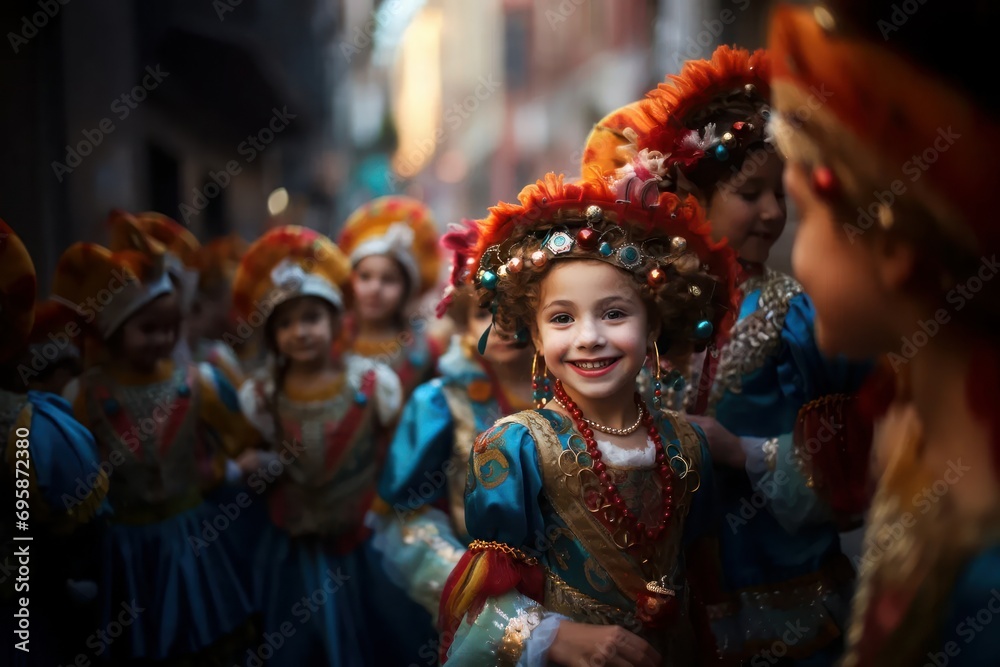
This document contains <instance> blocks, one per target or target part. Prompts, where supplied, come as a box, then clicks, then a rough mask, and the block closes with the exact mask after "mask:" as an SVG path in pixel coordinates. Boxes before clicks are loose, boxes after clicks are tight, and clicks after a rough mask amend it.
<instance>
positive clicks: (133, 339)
mask: <svg viewBox="0 0 1000 667" xmlns="http://www.w3.org/2000/svg"><path fill="white" fill-rule="evenodd" d="M180 325H181V308H180V301H179V299H178V297H177V293H176V292H171V293H170V294H164V295H163V296H161V297H158V298H157V299H155V300H153V301H151V302H150V303H148V304H146V305H145V306H143V307H142V308H140V309H139V310H138V311H137V312H136V314H135V315H133V316H132V317H130V318H129V319H128V320H126V321H125V323H124V324H123V325H122V328H121V331H120V332H119V333H117V334H116V336H120V338H119V339H118V340H119V341H120V344H119V345H118V346H117V348H118V352H119V353H120V354H121V359H122V361H124V362H125V363H126V364H128V366H129V367H131V368H133V369H134V370H136V371H139V372H141V373H150V372H152V371H153V370H155V368H156V365H157V363H158V362H160V361H162V360H163V359H169V358H170V355H171V354H173V351H174V347H175V346H176V345H177V338H178V334H179V331H180Z"/></svg>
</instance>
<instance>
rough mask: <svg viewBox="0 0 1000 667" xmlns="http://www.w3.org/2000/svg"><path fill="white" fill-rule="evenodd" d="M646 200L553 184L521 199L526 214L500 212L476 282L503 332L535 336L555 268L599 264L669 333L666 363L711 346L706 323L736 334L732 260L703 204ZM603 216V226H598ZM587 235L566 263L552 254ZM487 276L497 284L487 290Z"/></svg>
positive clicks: (512, 209) (587, 184)
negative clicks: (561, 240) (559, 244)
mask: <svg viewBox="0 0 1000 667" xmlns="http://www.w3.org/2000/svg"><path fill="white" fill-rule="evenodd" d="M636 194H639V195H640V197H641V193H630V192H626V193H625V198H624V199H620V198H619V196H618V194H616V193H614V192H612V191H611V190H610V187H609V186H608V184H607V183H606V182H604V181H582V182H580V183H576V184H564V183H563V182H562V179H561V177H556V176H554V175H549V177H547V178H546V180H544V181H539V182H538V183H537V184H535V185H533V186H528V187H527V188H525V189H524V190H523V191H522V192H521V195H520V197H519V198H520V200H521V203H520V205H511V204H500V205H498V206H496V207H494V208H493V209H491V215H490V217H489V218H487V219H486V220H484V221H482V222H481V231H482V232H483V233H482V237H483V238H482V240H481V242H480V245H479V248H478V250H479V253H478V257H479V260H480V261H479V267H480V271H479V272H478V273H477V274H476V276H475V281H476V284H477V287H478V292H477V295H478V303H479V305H480V306H490V307H492V308H494V313H495V321H496V323H497V325H498V326H500V327H501V328H503V329H505V330H507V331H513V332H517V331H523V330H525V329H527V330H529V331H532V332H534V327H535V312H536V310H537V308H538V300H539V294H540V287H541V284H542V281H543V280H544V278H545V276H546V275H548V272H549V270H550V269H551V267H552V266H553V265H554V264H555V263H556V262H565V261H571V260H574V259H577V260H579V259H588V260H598V261H605V262H608V263H610V264H612V265H613V266H615V267H616V268H618V269H619V270H620V271H622V272H623V273H625V274H627V275H628V277H629V279H630V280H632V281H633V284H634V285H635V287H636V289H637V290H638V292H639V294H640V296H641V298H642V300H643V302H644V303H645V305H646V307H647V311H648V314H649V318H650V322H651V324H652V325H653V326H656V327H657V328H658V329H659V332H660V335H659V339H658V344H659V347H660V352H661V354H663V355H664V356H666V357H668V358H674V359H680V358H683V357H685V356H686V355H688V354H689V353H690V352H691V351H692V349H697V348H699V347H703V346H704V345H706V344H707V343H708V341H707V340H706V339H705V337H704V335H701V336H699V335H698V334H696V329H697V327H698V325H699V323H701V322H705V321H708V322H709V323H712V325H713V329H714V332H716V334H719V333H722V332H726V331H728V330H729V327H730V324H731V322H730V321H731V320H732V318H734V317H735V315H736V313H735V308H734V306H733V298H734V287H733V281H734V278H735V276H734V274H733V272H732V266H733V264H734V260H733V254H732V250H731V249H730V248H728V246H726V245H724V244H719V243H716V242H714V241H712V240H711V237H710V236H709V233H708V225H707V223H706V222H705V219H704V216H703V214H702V211H701V208H700V207H699V206H698V205H697V203H696V202H695V201H694V199H693V198H689V199H687V200H685V201H683V202H682V201H681V200H680V199H679V198H678V197H677V196H676V195H673V194H671V193H655V196H656V201H655V203H653V202H648V201H646V202H643V201H642V200H641V199H640V200H637V201H633V197H634V196H635V195H636ZM594 208H598V209H599V211H600V213H601V215H600V219H597V218H596V217H594V216H592V211H593V209H594ZM587 229H589V230H591V231H590V232H587V234H589V235H590V237H591V242H589V243H584V242H580V241H577V242H573V243H572V244H571V247H570V249H569V250H566V251H563V252H559V253H550V252H549V251H548V250H546V249H545V248H546V247H547V244H548V243H549V241H550V239H551V238H552V235H553V234H554V233H559V232H562V233H565V234H566V235H567V236H568V237H570V238H576V239H580V238H581V236H580V234H581V232H583V231H584V230H587ZM593 239H597V240H602V239H606V241H605V242H604V243H603V245H606V246H607V248H606V250H607V253H605V252H601V251H598V249H597V247H596V245H595V243H594V242H593ZM615 248H617V251H616V250H614V249H615ZM625 248H633V249H635V255H634V258H635V260H636V261H634V262H632V261H629V262H623V260H621V259H620V258H619V255H618V253H619V252H620V251H622V250H623V249H625ZM533 256H534V257H537V259H532V258H533ZM543 256H544V258H543ZM630 259H632V258H631V257H630ZM487 272H489V273H492V274H493V277H495V278H496V280H495V281H494V280H493V277H490V278H489V279H488V280H487V281H486V282H485V283H484V279H485V278H486V277H487V276H486V274H487ZM702 334H704V329H702Z"/></svg>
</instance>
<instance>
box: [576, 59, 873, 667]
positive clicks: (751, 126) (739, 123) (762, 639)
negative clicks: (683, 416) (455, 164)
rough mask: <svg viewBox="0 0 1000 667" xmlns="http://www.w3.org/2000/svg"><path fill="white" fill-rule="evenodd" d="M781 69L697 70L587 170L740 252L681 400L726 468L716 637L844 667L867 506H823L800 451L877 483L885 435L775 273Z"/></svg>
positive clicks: (593, 144) (693, 65)
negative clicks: (680, 214) (654, 198)
mask: <svg viewBox="0 0 1000 667" xmlns="http://www.w3.org/2000/svg"><path fill="white" fill-rule="evenodd" d="M770 67H771V64H770V60H769V58H768V56H767V54H766V52H764V51H756V52H754V53H750V52H749V51H747V50H744V49H737V48H732V47H728V46H721V47H719V48H718V49H717V50H716V51H715V52H714V54H713V55H712V58H711V59H710V60H697V61H689V62H687V63H685V65H684V67H683V68H682V70H681V72H680V74H679V75H677V76H672V77H670V80H669V81H668V82H666V83H663V84H660V86H659V87H658V88H657V89H655V90H653V91H651V92H650V93H648V94H647V96H646V98H645V99H643V100H642V101H640V102H636V103H634V104H632V105H629V106H627V107H624V108H622V109H619V110H617V111H615V112H612V113H611V114H610V115H608V116H607V117H606V118H605V119H603V120H602V121H601V122H599V123H598V124H597V126H596V127H595V129H594V131H593V132H592V134H591V136H590V137H589V139H588V144H587V148H586V150H585V155H584V169H585V170H588V169H597V170H605V171H607V170H611V169H615V171H614V172H613V173H614V176H613V180H614V183H615V187H616V188H617V189H618V190H619V191H620V192H622V193H623V196H629V193H632V194H631V196H633V197H640V198H641V197H645V196H650V195H649V191H656V190H667V191H670V192H675V193H679V194H683V193H691V194H693V195H694V196H696V197H697V198H698V199H699V201H700V202H701V203H702V204H703V205H704V206H705V210H706V214H707V217H708V219H709V222H710V224H711V227H712V236H713V238H715V239H726V240H727V241H728V243H729V245H730V246H731V247H732V248H733V249H734V250H735V251H736V253H737V255H738V260H739V265H738V267H737V271H738V275H739V277H738V284H739V289H740V307H739V319H738V321H737V323H736V325H735V326H734V327H733V329H732V331H731V332H728V338H727V340H726V342H725V344H724V345H722V346H721V347H719V348H713V347H709V348H708V349H707V350H706V351H705V353H703V354H701V355H697V356H696V357H695V363H694V364H693V365H692V366H693V367H692V368H691V369H690V370H689V369H686V368H685V369H680V370H681V372H680V373H679V374H678V373H676V372H675V373H674V375H673V377H674V378H675V383H674V384H675V385H676V388H677V390H676V391H671V392H669V395H670V401H671V402H674V403H676V404H679V405H680V406H683V408H684V409H685V410H686V411H687V412H688V413H689V414H691V415H699V416H693V417H691V420H692V421H694V422H695V423H697V424H699V425H700V426H702V427H703V428H704V429H705V432H706V435H707V436H708V440H709V446H710V447H711V449H712V455H713V459H714V461H715V462H716V464H717V472H718V477H717V479H718V481H719V491H720V494H721V511H722V516H721V525H720V526H719V529H718V538H719V546H720V552H719V553H720V555H721V560H722V563H721V564H722V569H723V574H724V577H725V579H724V584H725V585H724V588H725V589H727V590H726V594H725V596H724V597H723V598H722V599H721V600H719V601H718V604H716V605H714V608H713V610H712V613H711V617H712V624H713V630H714V632H715V634H716V638H717V643H718V646H719V648H720V651H721V652H722V653H723V654H724V655H725V657H726V658H729V659H731V660H740V659H742V660H751V659H753V657H754V656H755V654H759V653H760V652H761V651H765V650H770V649H772V648H773V647H774V646H775V645H776V643H778V644H788V646H787V653H786V656H784V657H785V658H786V659H787V660H790V661H792V662H794V664H801V665H830V664H832V663H833V661H834V660H836V658H837V657H838V656H839V655H840V653H841V652H842V650H843V642H842V635H843V633H844V628H845V627H846V622H847V611H848V606H849V600H850V596H851V592H852V587H853V580H854V575H853V568H852V567H851V565H850V563H849V561H848V560H847V558H846V557H845V556H844V555H843V553H842V552H841V549H840V538H839V529H840V528H841V527H843V526H844V525H845V524H847V523H848V522H850V521H856V520H857V516H858V514H859V513H860V512H861V511H862V510H863V508H864V504H865V498H864V496H863V493H862V494H859V496H856V497H855V498H853V499H852V500H853V502H851V503H847V504H844V503H843V502H840V500H839V497H838V499H832V498H830V497H829V496H825V495H823V494H819V493H817V491H818V489H814V488H812V487H813V483H812V481H811V480H809V479H808V477H807V475H805V474H804V473H803V472H802V470H801V465H802V462H801V460H800V458H799V456H798V451H797V450H796V449H795V447H794V445H793V441H794V440H795V438H796V437H797V438H798V439H799V440H800V442H801V443H805V442H806V441H807V440H810V439H812V438H815V437H817V436H818V437H820V438H824V439H825V440H827V441H830V440H831V439H835V440H836V442H835V443H834V442H827V443H826V444H828V445H830V446H831V447H840V448H842V449H843V450H844V451H845V452H846V453H847V456H846V457H845V460H848V461H851V462H852V465H853V468H854V470H855V472H856V475H857V476H858V478H860V479H863V478H864V470H865V469H866V467H867V464H868V448H869V446H870V440H871V432H870V428H869V427H868V426H867V425H866V424H865V423H864V422H863V420H860V419H859V418H857V415H856V413H855V412H854V410H855V409H856V392H857V390H858V389H859V388H860V386H861V384H862V383H863V381H864V379H865V378H866V377H867V375H868V373H869V370H870V363H850V362H847V361H846V360H844V359H842V358H830V357H826V356H824V355H823V354H822V353H821V352H820V350H819V349H818V347H817V345H816V342H815V336H814V333H813V320H814V310H813V306H812V304H811V302H810V300H809V299H808V297H806V295H805V294H803V293H802V288H801V286H800V285H799V284H798V283H796V282H795V281H794V280H793V279H792V278H790V277H789V276H786V275H784V274H781V273H779V272H777V271H774V270H772V269H770V268H768V267H767V266H766V265H765V262H766V260H767V258H768V254H769V251H770V249H771V247H772V245H773V244H774V242H775V241H776V240H777V239H778V237H779V236H780V234H781V232H782V230H783V229H784V226H785V220H786V211H785V201H784V187H783V185H782V182H781V169H782V165H781V159H780V157H779V156H778V155H777V154H776V152H775V150H774V147H773V145H772V139H771V136H770V134H769V129H768V118H769V116H770V109H769V104H768V99H769V94H770ZM680 375H683V376H685V378H686V379H687V382H686V383H685V382H684V379H682V378H681V377H680ZM671 389H674V387H671ZM824 419H825V420H826V421H823V420H824ZM824 424H832V425H833V426H831V427H829V428H828V427H827V426H824ZM855 488H857V489H860V490H862V491H863V485H857V486H856V487H855ZM839 491H841V492H846V491H847V489H844V488H842V489H839ZM841 497H843V498H849V497H850V496H849V494H847V493H843V496H841ZM747 506H749V510H750V511H748V510H747ZM796 620H801V621H802V623H803V625H804V626H806V627H807V628H808V629H807V630H806V631H804V632H803V633H800V634H801V636H799V637H797V638H796V641H795V642H794V643H788V642H784V641H783V640H782V637H783V635H784V634H785V633H786V632H787V625H786V623H787V622H789V621H793V622H794V621H796Z"/></svg>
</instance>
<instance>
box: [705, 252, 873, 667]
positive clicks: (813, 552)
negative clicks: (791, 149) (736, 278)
mask: <svg viewBox="0 0 1000 667" xmlns="http://www.w3.org/2000/svg"><path fill="white" fill-rule="evenodd" d="M742 291H743V294H744V295H745V296H744V298H743V300H742V303H741V307H740V317H739V321H738V323H737V324H736V325H735V327H734V329H733V333H732V336H731V339H730V341H729V343H728V344H727V346H726V347H724V348H723V350H722V351H721V355H720V358H719V359H718V367H717V369H716V370H715V372H714V384H713V385H712V390H711V392H712V393H711V396H710V398H709V406H710V407H709V411H710V412H711V411H712V409H713V408H714V416H715V417H716V418H717V419H718V420H719V422H720V423H721V424H722V425H723V426H724V427H725V428H727V429H728V430H729V431H731V432H732V433H734V434H736V435H738V436H742V438H741V440H742V444H743V446H744V449H745V451H746V453H747V463H746V468H745V470H734V469H731V468H725V469H724V468H717V475H718V482H719V493H720V504H721V515H720V525H719V528H718V533H719V544H720V555H721V561H722V568H723V574H724V577H725V581H724V584H725V588H726V589H727V591H728V596H729V598H730V599H729V601H728V602H727V603H726V604H724V605H720V608H719V609H717V610H716V613H713V614H712V616H713V618H714V619H715V620H714V621H713V626H714V630H715V632H716V635H717V640H718V643H719V645H720V648H723V650H724V651H725V652H726V653H729V654H736V655H740V654H742V655H743V656H744V658H745V659H749V658H750V657H752V656H754V654H757V655H763V654H762V652H763V651H768V650H771V649H773V647H774V646H775V645H776V642H777V643H778V644H780V645H781V646H782V647H783V648H784V649H786V650H787V656H788V657H789V658H790V659H793V660H798V661H799V662H797V664H802V665H830V664H832V663H833V661H834V660H835V659H836V658H837V657H838V656H839V654H840V652H841V651H842V634H843V632H844V629H845V627H846V621H847V613H848V610H849V605H850V596H851V593H852V589H853V579H854V572H853V568H852V567H851V565H850V563H849V562H848V561H847V559H846V558H845V557H844V555H843V553H842V552H841V549H840V540H839V527H838V523H837V522H836V521H835V518H836V517H835V514H834V512H833V511H832V510H831V507H830V505H829V504H828V503H827V502H826V500H825V499H824V498H823V497H821V495H819V494H817V492H816V490H815V489H814V488H812V480H811V479H810V478H809V473H808V471H807V470H806V469H804V468H803V461H802V458H801V451H799V450H797V449H796V447H795V443H794V441H793V440H794V439H793V433H794V431H795V429H796V426H797V421H799V419H800V416H801V414H800V413H801V412H802V410H803V408H804V407H806V406H807V405H810V404H813V405H817V406H820V405H826V402H825V401H826V399H824V397H829V396H833V395H837V396H843V395H845V394H852V393H853V392H856V391H857V390H858V389H859V388H860V386H861V384H862V383H863V382H864V380H865V379H866V377H867V375H868V373H869V372H870V370H871V364H870V363H848V362H846V361H844V360H843V359H840V358H836V359H831V358H828V357H825V356H824V355H823V354H821V353H820V351H819V349H818V348H817V346H816V341H815V335H814V330H813V326H814V320H815V312H814V310H813V306H812V303H811V302H810V300H809V299H808V297H806V295H805V294H803V293H802V291H801V287H800V286H799V285H798V283H797V282H795V281H794V280H793V279H791V278H790V277H788V276H785V275H783V274H780V273H777V272H774V271H771V270H769V269H767V270H765V272H764V274H763V275H760V276H754V277H751V278H749V279H748V280H747V281H745V282H744V283H743V285H742ZM820 423H821V424H824V426H821V427H820V428H819V430H818V431H816V432H811V433H804V434H801V433H800V435H801V436H802V437H803V438H806V439H811V438H818V439H819V440H817V442H820V441H822V442H823V444H830V443H832V442H833V440H834V439H835V438H841V437H843V438H847V439H850V438H852V437H855V436H857V438H862V439H866V438H868V437H870V433H868V432H864V433H846V432H845V431H847V430H850V428H851V427H850V426H845V423H844V422H843V421H839V420H838V418H837V416H836V415H831V418H830V419H829V420H826V421H822V420H821V422H820ZM859 430H860V429H859ZM866 460H867V459H866V458H865V459H864V460H861V461H858V466H859V469H863V467H864V465H865V462H866ZM859 474H863V472H860V471H859ZM796 622H799V623H800V624H801V625H802V626H804V627H805V628H806V629H805V630H803V631H802V632H799V633H798V635H797V636H796V637H795V641H793V642H789V641H786V639H785V638H786V636H787V631H788V627H789V626H788V623H792V624H793V625H794V624H795V623H796Z"/></svg>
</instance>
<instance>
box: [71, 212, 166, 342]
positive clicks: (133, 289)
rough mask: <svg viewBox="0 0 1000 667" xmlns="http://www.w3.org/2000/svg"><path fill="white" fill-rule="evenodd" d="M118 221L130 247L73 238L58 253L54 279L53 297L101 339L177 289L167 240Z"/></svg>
mask: <svg viewBox="0 0 1000 667" xmlns="http://www.w3.org/2000/svg"><path fill="white" fill-rule="evenodd" d="M120 224H121V226H120V227H119V228H118V231H117V232H116V233H118V234H120V235H122V237H123V238H127V246H128V249H125V250H120V251H117V252H112V251H111V250H109V249H107V248H104V247H102V246H99V245H97V244H95V243H75V244H73V245H71V246H70V247H69V248H67V249H66V251H65V252H63V254H62V256H60V257H59V262H58V264H56V271H55V276H54V277H53V281H52V298H53V299H54V300H56V301H58V302H59V303H61V304H63V305H66V306H69V307H70V308H72V309H73V310H74V311H75V312H76V314H77V315H78V316H79V317H80V318H81V319H82V321H83V323H84V324H85V325H91V326H93V327H94V329H95V332H96V333H97V334H98V336H99V337H100V338H102V339H103V340H108V339H109V338H110V337H111V336H112V334H114V332H115V331H117V330H118V328H119V327H121V325H122V324H124V323H125V321H126V320H127V319H128V318H129V317H131V316H132V315H134V314H135V313H136V312H137V311H138V310H139V309H140V308H142V307H143V306H145V305H146V304H148V303H150V302H152V301H153V300H154V299H156V298H158V297H160V296H163V295H164V294H169V293H171V292H173V291H174V286H173V283H172V282H171V280H170V276H169V275H168V274H167V271H166V262H165V260H166V258H165V249H164V247H163V245H162V244H160V243H158V242H156V241H154V240H153V239H151V238H149V237H148V236H146V235H145V234H143V233H142V231H141V230H140V229H139V228H138V227H137V226H136V225H135V224H134V223H133V222H131V221H124V222H122V223H120Z"/></svg>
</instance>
